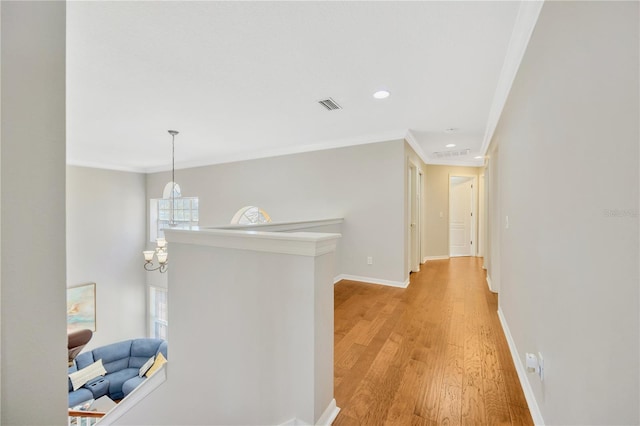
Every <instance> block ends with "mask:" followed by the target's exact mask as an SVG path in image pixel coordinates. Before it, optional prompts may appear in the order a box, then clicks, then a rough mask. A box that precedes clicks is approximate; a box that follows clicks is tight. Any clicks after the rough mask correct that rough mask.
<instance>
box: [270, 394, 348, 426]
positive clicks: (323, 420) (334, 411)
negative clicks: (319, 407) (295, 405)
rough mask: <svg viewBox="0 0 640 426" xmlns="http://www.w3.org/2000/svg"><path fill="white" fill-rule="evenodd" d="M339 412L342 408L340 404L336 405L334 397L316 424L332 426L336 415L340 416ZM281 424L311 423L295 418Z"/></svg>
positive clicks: (305, 425)
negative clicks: (339, 406)
mask: <svg viewBox="0 0 640 426" xmlns="http://www.w3.org/2000/svg"><path fill="white" fill-rule="evenodd" d="M339 412H340V408H338V406H337V405H336V400H335V399H332V400H331V402H330V403H329V405H328V406H327V408H326V409H325V410H324V412H323V413H322V415H321V416H320V418H319V419H318V421H317V422H316V426H330V425H331V424H332V423H333V421H334V420H335V419H336V417H338V413H339ZM279 426H309V423H306V422H303V421H302V420H300V419H297V418H293V419H291V420H288V421H286V422H284V423H281V424H280V425H279Z"/></svg>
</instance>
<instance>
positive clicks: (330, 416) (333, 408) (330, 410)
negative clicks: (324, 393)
mask: <svg viewBox="0 0 640 426" xmlns="http://www.w3.org/2000/svg"><path fill="white" fill-rule="evenodd" d="M339 412H340V408H338V406H337V405H336V400H335V399H332V400H331V402H330V403H329V405H328V406H327V408H326V409H325V410H324V412H323V413H322V415H320V418H319V419H318V421H317V422H316V425H322V426H325V425H326V426H328V425H330V424H332V423H333V421H334V420H335V419H336V417H338V413H339Z"/></svg>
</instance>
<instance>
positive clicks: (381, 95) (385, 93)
mask: <svg viewBox="0 0 640 426" xmlns="http://www.w3.org/2000/svg"><path fill="white" fill-rule="evenodd" d="M390 94H391V93H389V91H388V90H378V91H377V92H376V93H374V94H373V97H374V98H376V99H384V98H388V97H389V95H390Z"/></svg>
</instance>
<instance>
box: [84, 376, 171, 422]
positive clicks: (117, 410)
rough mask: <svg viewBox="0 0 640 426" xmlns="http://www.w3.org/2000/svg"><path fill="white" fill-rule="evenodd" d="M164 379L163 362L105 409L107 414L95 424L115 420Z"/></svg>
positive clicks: (165, 378)
mask: <svg viewBox="0 0 640 426" xmlns="http://www.w3.org/2000/svg"><path fill="white" fill-rule="evenodd" d="M166 380H167V364H164V365H162V366H161V367H160V369H159V370H158V371H156V372H155V373H154V374H153V375H152V376H151V377H149V378H148V379H147V380H145V381H143V382H142V383H140V385H138V387H136V388H135V389H134V390H132V391H131V393H130V394H129V395H127V396H126V397H125V398H124V399H123V400H122V401H120V403H119V404H117V405H116V406H115V407H113V408H112V409H111V410H109V411H107V414H105V415H104V417H102V418H100V419H99V420H98V421H97V422H96V426H108V425H111V424H113V423H114V422H115V421H116V420H118V419H119V418H120V417H122V416H123V415H124V414H126V413H127V412H128V411H129V410H131V409H132V408H133V407H135V406H136V405H137V404H138V403H139V402H140V401H142V400H143V399H145V398H146V397H147V396H148V395H150V394H151V393H152V392H153V391H155V390H156V389H157V388H158V387H159V386H160V385H161V384H163V383H164V382H165V381H166Z"/></svg>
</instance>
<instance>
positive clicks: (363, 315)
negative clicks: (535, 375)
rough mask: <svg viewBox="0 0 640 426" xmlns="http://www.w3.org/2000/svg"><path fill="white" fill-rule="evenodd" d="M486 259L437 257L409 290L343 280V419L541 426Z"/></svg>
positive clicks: (338, 320)
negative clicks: (530, 405)
mask: <svg viewBox="0 0 640 426" xmlns="http://www.w3.org/2000/svg"><path fill="white" fill-rule="evenodd" d="M481 266H482V259H481V258H474V257H461V258H453V259H449V260H438V261H429V262H428V263H427V264H425V265H422V266H421V269H422V270H421V271H420V272H418V273H414V274H412V275H411V284H410V285H409V287H408V288H407V289H400V288H393V287H385V286H380V285H374V284H365V283H359V282H355V281H347V280H343V281H341V282H339V283H338V284H336V286H335V292H334V294H335V296H334V297H335V332H334V336H335V346H334V366H335V368H334V374H335V380H334V387H335V392H334V394H335V398H336V402H337V404H338V407H340V408H341V411H340V414H339V415H338V417H337V418H336V420H335V421H334V423H333V424H334V425H335V426H344V425H349V426H350V425H462V424H464V425H480V424H487V425H497V424H505V425H508V424H511V425H533V421H532V420H531V415H530V413H529V409H528V408H527V403H526V400H525V398H524V395H523V393H522V389H521V388H520V383H519V381H518V376H517V373H516V371H515V367H514V365H513V361H512V359H511V355H510V353H509V348H508V346H507V342H506V339H505V337H504V334H503V332H502V328H501V326H500V322H499V320H498V315H497V313H496V311H497V309H498V299H497V295H495V294H493V293H491V292H489V290H488V288H487V284H486V281H485V272H484V270H483V269H482V267H481Z"/></svg>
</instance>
